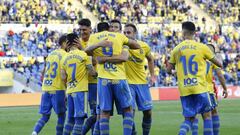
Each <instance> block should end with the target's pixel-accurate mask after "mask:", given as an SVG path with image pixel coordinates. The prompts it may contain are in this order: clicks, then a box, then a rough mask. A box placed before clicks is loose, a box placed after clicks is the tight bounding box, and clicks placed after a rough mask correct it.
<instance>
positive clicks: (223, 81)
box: [216, 68, 228, 98]
mask: <svg viewBox="0 0 240 135" xmlns="http://www.w3.org/2000/svg"><path fill="white" fill-rule="evenodd" d="M216 73H217V77H218V79H219V81H220V83H221V85H222V87H223V96H224V98H227V96H228V93H227V86H226V83H225V78H224V76H223V74H222V71H221V69H219V68H218V69H216Z"/></svg>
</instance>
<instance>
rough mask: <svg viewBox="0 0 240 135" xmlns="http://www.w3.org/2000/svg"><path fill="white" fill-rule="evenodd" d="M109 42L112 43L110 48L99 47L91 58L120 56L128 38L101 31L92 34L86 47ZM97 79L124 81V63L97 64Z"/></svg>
mask: <svg viewBox="0 0 240 135" xmlns="http://www.w3.org/2000/svg"><path fill="white" fill-rule="evenodd" d="M106 39H107V40H109V41H111V42H112V43H113V45H112V47H99V48H97V49H95V50H94V52H93V56H94V57H97V56H113V55H120V54H121V53H122V50H123V48H124V47H123V45H124V44H128V38H127V37H126V36H125V35H123V34H120V33H114V32H108V31H103V32H99V33H96V34H92V35H91V36H90V38H89V41H88V46H91V45H94V44H97V43H99V42H101V41H103V40H106ZM97 72H98V77H100V78H106V79H119V80H121V79H126V74H125V67H124V63H119V64H113V63H109V62H106V63H104V64H98V66H97Z"/></svg>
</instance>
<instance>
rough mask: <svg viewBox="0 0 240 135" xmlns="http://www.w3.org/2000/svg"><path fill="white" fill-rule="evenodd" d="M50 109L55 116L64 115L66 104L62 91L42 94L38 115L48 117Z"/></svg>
mask: <svg viewBox="0 0 240 135" xmlns="http://www.w3.org/2000/svg"><path fill="white" fill-rule="evenodd" d="M52 108H53V110H54V111H55V113H56V114H60V113H65V111H66V103H65V91H64V90H57V91H51V92H47V91H45V92H43V94H42V99H41V104H40V110H39V113H40V114H45V115H50V114H51V110H52Z"/></svg>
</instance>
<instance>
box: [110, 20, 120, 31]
mask: <svg viewBox="0 0 240 135" xmlns="http://www.w3.org/2000/svg"><path fill="white" fill-rule="evenodd" d="M110 23H111V24H112V23H118V24H119V26H120V30H122V24H121V22H120V21H119V20H117V19H113V20H111V21H110Z"/></svg>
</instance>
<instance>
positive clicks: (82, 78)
mask: <svg viewBox="0 0 240 135" xmlns="http://www.w3.org/2000/svg"><path fill="white" fill-rule="evenodd" d="M61 62H62V69H64V70H65V71H66V74H67V94H69V93H74V92H80V91H88V71H87V65H91V61H90V59H89V57H88V56H87V54H86V53H85V52H84V51H81V50H72V51H70V52H69V53H67V54H66V55H65V57H64V58H63V60H62V61H61Z"/></svg>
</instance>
